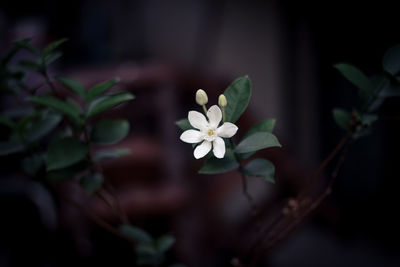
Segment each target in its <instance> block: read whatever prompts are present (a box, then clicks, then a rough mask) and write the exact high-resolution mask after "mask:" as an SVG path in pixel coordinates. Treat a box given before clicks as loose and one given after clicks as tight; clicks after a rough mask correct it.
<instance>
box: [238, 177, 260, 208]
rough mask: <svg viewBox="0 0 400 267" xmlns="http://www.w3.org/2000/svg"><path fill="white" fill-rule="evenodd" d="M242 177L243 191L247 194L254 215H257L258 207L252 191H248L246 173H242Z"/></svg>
mask: <svg viewBox="0 0 400 267" xmlns="http://www.w3.org/2000/svg"><path fill="white" fill-rule="evenodd" d="M241 177H242V191H243V194H244V195H245V197H246V198H247V200H248V201H249V204H250V206H251V211H252V213H253V216H256V215H257V214H258V207H257V204H256V203H255V201H254V198H253V197H252V196H251V195H250V193H249V191H248V188H247V179H246V175H245V174H243V173H242V174H241Z"/></svg>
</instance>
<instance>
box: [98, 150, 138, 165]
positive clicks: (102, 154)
mask: <svg viewBox="0 0 400 267" xmlns="http://www.w3.org/2000/svg"><path fill="white" fill-rule="evenodd" d="M131 153H132V152H131V150H130V149H129V148H120V149H114V150H100V151H97V152H96V153H95V154H94V156H93V160H94V161H95V162H101V161H103V160H108V159H116V158H119V157H122V156H125V155H130V154H131Z"/></svg>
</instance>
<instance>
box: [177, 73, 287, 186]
mask: <svg viewBox="0 0 400 267" xmlns="http://www.w3.org/2000/svg"><path fill="white" fill-rule="evenodd" d="M250 96H251V83H250V79H249V78H248V77H247V76H245V77H241V78H238V79H236V80H235V81H234V82H233V83H232V84H231V85H230V86H228V88H227V89H226V90H225V92H224V93H223V94H221V95H220V96H219V98H218V106H217V105H213V106H211V107H210V108H209V109H208V110H207V107H206V104H207V103H208V97H207V94H206V93H205V92H204V91H203V90H201V89H199V90H198V91H197V92H196V98H195V99H196V102H197V104H199V105H200V106H202V108H203V111H204V113H205V114H206V116H207V118H208V121H207V119H206V118H205V117H204V115H203V114H201V113H200V112H197V111H189V113H188V119H181V120H179V121H177V122H176V124H177V125H178V126H179V127H180V128H181V129H182V130H184V132H183V133H182V135H181V136H180V139H181V140H182V141H184V142H186V143H192V144H196V143H200V142H202V143H201V144H200V145H198V146H197V147H196V148H195V150H194V157H195V158H196V159H199V158H202V157H204V156H205V155H207V154H208V153H209V152H210V150H211V147H213V156H210V157H209V158H207V160H206V161H205V162H204V164H203V167H202V168H201V169H200V171H199V172H200V173H204V174H217V173H224V172H228V171H232V170H235V169H237V170H238V171H239V172H240V173H241V174H242V175H243V179H244V182H245V177H246V176H254V177H263V178H264V179H266V180H268V181H270V182H274V173H275V167H274V165H273V164H272V163H271V162H270V161H269V160H267V159H263V158H256V159H253V160H251V161H250V162H249V163H247V164H244V160H246V159H248V158H250V157H251V156H253V155H254V154H255V153H256V152H257V151H259V150H261V149H265V148H270V147H280V146H281V144H280V143H279V141H278V139H277V138H276V136H275V135H273V134H272V130H273V128H274V126H275V119H267V120H264V121H261V122H260V123H258V124H256V125H254V126H253V127H251V128H250V129H249V130H248V131H247V132H246V133H245V134H244V135H243V138H242V140H241V141H240V142H239V143H238V144H235V142H234V140H233V139H232V137H233V136H234V135H235V134H236V132H237V131H238V127H237V126H236V125H235V124H234V123H236V121H237V120H238V119H239V118H240V116H241V115H242V114H243V113H244V111H245V110H246V108H247V106H248V104H249V101H250ZM221 120H222V123H223V124H222V125H221V126H219V125H220V122H221ZM194 128H195V129H194ZM196 129H197V130H196ZM223 138H225V140H224V139H223Z"/></svg>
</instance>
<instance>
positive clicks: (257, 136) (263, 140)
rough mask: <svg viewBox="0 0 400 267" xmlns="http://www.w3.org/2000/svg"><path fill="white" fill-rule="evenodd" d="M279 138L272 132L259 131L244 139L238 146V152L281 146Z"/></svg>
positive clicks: (236, 150) (236, 149)
mask: <svg viewBox="0 0 400 267" xmlns="http://www.w3.org/2000/svg"><path fill="white" fill-rule="evenodd" d="M281 146H282V145H281V144H280V143H279V141H278V139H277V138H276V137H275V135H273V134H272V133H268V132H258V133H254V134H252V135H250V136H248V137H246V138H243V140H242V141H241V142H240V143H239V144H238V145H237V146H236V148H235V152H236V153H248V152H253V151H258V150H260V149H264V148H269V147H281Z"/></svg>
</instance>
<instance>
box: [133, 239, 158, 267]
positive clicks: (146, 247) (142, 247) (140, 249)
mask: <svg viewBox="0 0 400 267" xmlns="http://www.w3.org/2000/svg"><path fill="white" fill-rule="evenodd" d="M135 252H136V254H137V255H138V256H139V257H142V261H141V262H142V264H148V263H150V262H158V260H157V259H156V258H157V256H158V253H157V250H156V248H155V247H154V245H153V244H152V243H144V244H143V243H142V244H139V245H137V246H136V247H135ZM149 256H150V257H149Z"/></svg>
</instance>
